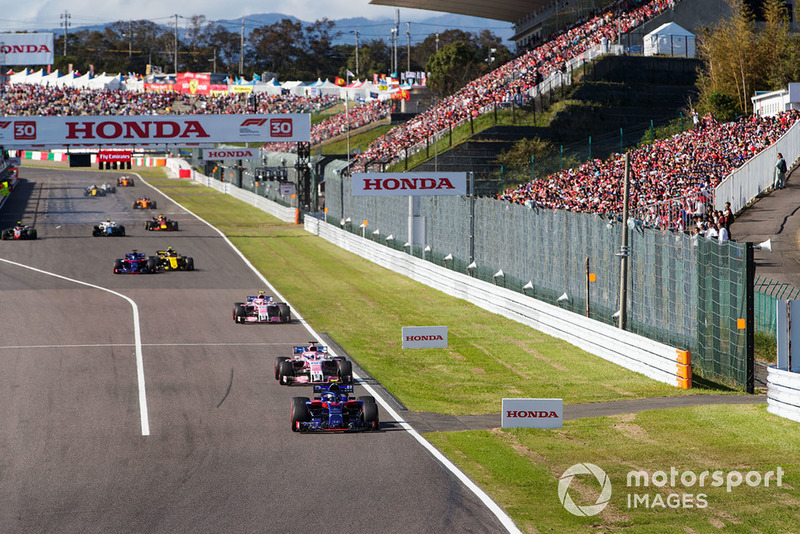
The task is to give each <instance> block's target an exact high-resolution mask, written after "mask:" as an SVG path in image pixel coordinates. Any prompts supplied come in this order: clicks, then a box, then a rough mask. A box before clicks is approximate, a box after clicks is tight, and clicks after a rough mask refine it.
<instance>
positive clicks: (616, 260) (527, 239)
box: [326, 175, 753, 388]
mask: <svg viewBox="0 0 800 534" xmlns="http://www.w3.org/2000/svg"><path fill="white" fill-rule="evenodd" d="M326 184H327V185H326V187H327V195H326V205H327V207H328V220H329V222H332V223H333V224H342V221H346V222H344V224H343V227H345V228H346V229H348V230H350V231H352V232H354V233H358V234H361V235H364V236H365V237H366V238H369V239H373V240H375V241H377V242H382V243H383V244H385V245H387V246H391V247H393V248H395V249H397V250H405V251H406V252H409V253H413V254H414V255H415V256H418V257H422V255H423V254H425V259H426V260H428V261H432V262H434V263H436V264H438V265H444V266H446V267H447V268H450V269H454V270H457V271H459V272H463V273H465V274H470V275H472V276H474V277H476V278H480V279H482V280H485V281H488V282H492V283H495V284H497V285H502V286H504V287H506V288H508V289H512V290H514V291H518V292H521V293H524V294H526V295H529V296H531V297H532V298H536V299H539V300H542V301H544V302H548V303H550V304H554V305H558V306H561V307H562V308H566V309H569V310H571V311H573V312H575V313H581V314H584V315H585V314H587V313H588V315H589V316H590V317H591V318H593V319H595V320H598V321H602V322H604V323H607V324H614V323H615V319H614V317H613V316H614V314H615V313H616V311H617V310H619V309H620V303H619V294H620V261H621V258H620V257H619V256H618V255H617V254H618V253H619V251H620V244H621V242H622V232H623V231H627V232H628V234H629V257H630V259H629V277H628V293H627V295H628V303H627V310H628V315H627V329H628V330H629V331H632V332H635V333H637V334H640V335H642V336H645V337H647V338H649V339H653V340H656V341H659V342H662V343H665V344H668V345H671V346H675V347H676V348H680V349H687V350H690V351H691V352H692V360H693V363H694V371H695V373H696V374H697V375H699V376H703V377H706V378H708V379H711V380H715V381H720V382H724V383H728V384H730V385H734V386H736V387H741V388H745V387H748V371H747V370H748V360H749V359H750V360H751V359H752V351H751V350H749V349H748V343H747V339H748V336H747V333H748V329H752V325H751V324H747V321H746V319H747V301H748V300H747V299H748V295H750V296H752V294H753V287H752V285H749V284H748V282H747V277H748V271H747V262H748V260H747V257H748V255H747V252H746V245H745V244H741V243H735V242H723V243H719V242H718V241H716V240H706V239H704V238H700V239H698V240H693V239H692V238H690V237H689V236H688V235H684V234H681V233H673V232H665V231H659V230H653V229H648V228H642V227H635V228H634V229H630V228H627V227H626V228H625V229H623V228H622V225H621V224H620V223H619V222H617V221H616V220H614V219H605V218H602V217H600V216H598V215H589V214H582V213H571V212H567V211H563V210H544V209H538V208H529V207H526V206H523V205H519V204H511V203H508V202H502V201H498V200H495V199H491V198H475V199H471V198H469V197H445V196H441V197H422V198H420V201H419V215H418V217H420V218H423V219H424V227H425V239H424V243H415V246H414V247H413V248H412V247H408V246H405V245H406V244H407V242H408V241H409V239H408V226H409V202H408V198H407V197H352V196H351V195H350V185H351V184H350V181H349V180H347V179H346V180H344V181H342V180H341V177H339V176H335V175H331V176H326ZM347 219H349V221H347ZM364 221H366V226H365V227H364V228H361V225H362V223H364ZM471 235H472V236H474V237H473V238H472V239H471V238H470V236H471ZM390 236H391V239H388V240H387V238H388V237H390ZM471 261H474V265H475V267H474V268H473V269H469V268H468V266H469V265H470V262H471ZM587 262H588V274H594V275H595V277H596V278H594V280H595V281H593V282H589V281H588V279H589V278H588V275H587ZM587 288H588V290H587ZM565 293H566V295H567V300H566V301H565V300H563V299H562V300H561V302H559V297H560V296H562V295H563V294H565ZM587 310H588V311H587ZM740 320H743V321H744V323H742V321H740ZM743 324H744V328H740V327H741V326H742V325H743Z"/></svg>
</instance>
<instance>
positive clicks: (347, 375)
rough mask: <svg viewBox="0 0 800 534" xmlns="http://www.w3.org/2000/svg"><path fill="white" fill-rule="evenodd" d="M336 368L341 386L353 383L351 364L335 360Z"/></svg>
mask: <svg viewBox="0 0 800 534" xmlns="http://www.w3.org/2000/svg"><path fill="white" fill-rule="evenodd" d="M336 367H337V368H338V373H339V380H341V381H342V383H343V384H352V383H353V364H352V363H351V362H348V361H347V360H337V361H336Z"/></svg>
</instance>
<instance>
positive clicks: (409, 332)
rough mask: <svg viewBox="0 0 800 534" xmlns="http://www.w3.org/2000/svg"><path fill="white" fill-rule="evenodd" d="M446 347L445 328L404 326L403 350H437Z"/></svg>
mask: <svg viewBox="0 0 800 534" xmlns="http://www.w3.org/2000/svg"><path fill="white" fill-rule="evenodd" d="M445 347H447V327H446V326H404V327H403V348H404V349H439V348H445Z"/></svg>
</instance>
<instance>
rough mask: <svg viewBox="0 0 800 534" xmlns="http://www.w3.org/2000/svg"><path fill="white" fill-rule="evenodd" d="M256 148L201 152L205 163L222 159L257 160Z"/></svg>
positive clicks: (220, 149) (219, 149)
mask: <svg viewBox="0 0 800 534" xmlns="http://www.w3.org/2000/svg"><path fill="white" fill-rule="evenodd" d="M257 158H258V149H257V148H216V149H214V150H203V159H204V160H206V161H212V160H214V161H216V160H222V159H257Z"/></svg>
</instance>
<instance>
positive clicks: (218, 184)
mask: <svg viewBox="0 0 800 534" xmlns="http://www.w3.org/2000/svg"><path fill="white" fill-rule="evenodd" d="M166 168H167V171H168V172H167V174H169V175H172V177H173V178H179V177H187V176H182V175H186V174H188V175H189V176H188V177H187V178H189V179H191V180H194V181H195V182H198V183H201V184H203V185H205V186H207V187H210V188H212V189H216V190H217V191H219V192H220V193H224V194H226V195H231V196H232V197H234V198H236V199H239V200H241V201H242V202H246V203H247V204H250V205H252V206H255V207H256V208H258V209H260V210H261V211H264V212H266V213H269V214H270V215H272V216H273V217H277V218H278V219H280V220H282V221H284V222H293V223H297V222H299V219H298V217H299V213H298V210H297V208H291V207H286V206H281V205H280V204H278V203H276V202H272V201H271V200H268V199H266V198H264V197H261V196H258V195H256V194H255V193H253V192H251V191H246V190H244V189H240V188H238V187H236V186H234V185H232V184H229V183H227V182H223V181H220V180H215V179H214V178H211V177H209V176H206V175H205V174H201V173H199V172H197V171H195V170H194V169H193V168H192V166H191V165H189V163H188V162H187V161H186V160H183V159H179V158H168V159H167V164H166ZM181 171H183V172H181Z"/></svg>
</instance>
